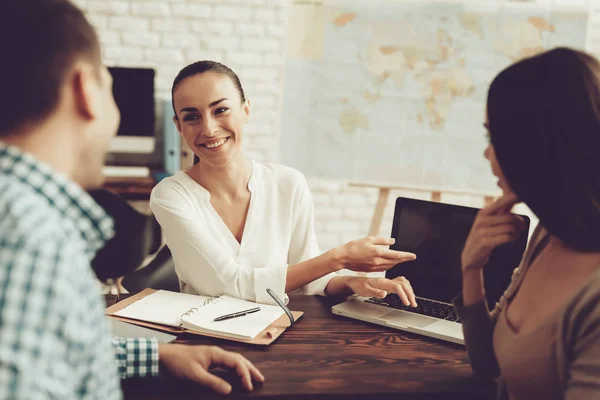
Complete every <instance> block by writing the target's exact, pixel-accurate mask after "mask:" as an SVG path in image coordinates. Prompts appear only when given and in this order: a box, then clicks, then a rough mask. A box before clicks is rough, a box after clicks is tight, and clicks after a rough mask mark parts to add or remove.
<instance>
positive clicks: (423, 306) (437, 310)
mask: <svg viewBox="0 0 600 400" xmlns="http://www.w3.org/2000/svg"><path fill="white" fill-rule="evenodd" d="M365 302H367V303H371V304H377V305H380V306H385V307H390V308H394V309H396V310H402V311H408V312H412V313H415V314H421V315H426V316H428V317H435V318H439V319H445V320H447V321H453V322H461V321H460V318H459V316H458V314H457V313H456V310H455V309H454V306H452V305H450V304H444V303H438V302H437V301H431V300H427V299H421V298H418V299H417V304H418V307H416V308H415V307H412V306H406V305H404V304H403V303H402V300H400V297H399V296H398V295H397V294H396V293H390V294H388V295H387V296H386V297H385V298H384V299H378V298H376V297H371V298H368V299H367V300H365Z"/></svg>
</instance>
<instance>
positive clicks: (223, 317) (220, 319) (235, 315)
mask: <svg viewBox="0 0 600 400" xmlns="http://www.w3.org/2000/svg"><path fill="white" fill-rule="evenodd" d="M257 311H260V307H254V308H250V309H248V310H244V311H238V312H234V313H231V314H225V315H221V316H220V317H217V318H215V319H214V321H225V320H226V319H231V318H237V317H243V316H244V315H247V314H252V313H255V312H257Z"/></svg>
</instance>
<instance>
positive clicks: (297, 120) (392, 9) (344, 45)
mask: <svg viewBox="0 0 600 400" xmlns="http://www.w3.org/2000/svg"><path fill="white" fill-rule="evenodd" d="M575 3H577V1H575V2H574V3H571V4H575ZM587 24H588V12H587V10H586V9H585V7H584V6H579V7H575V6H573V7H566V6H565V7H550V6H548V5H546V6H540V5H537V4H536V3H535V2H526V1H525V2H524V1H520V2H517V1H513V2H504V3H499V2H488V1H478V2H473V1H471V2H466V1H465V2H463V3H460V2H456V1H454V2H440V1H418V2H417V1H399V0H395V1H394V0H369V1H364V0H348V1H343V2H342V1H337V2H336V1H327V2H325V3H323V4H316V5H315V4H295V5H294V6H293V8H292V11H291V21H290V28H289V39H288V43H289V44H288V55H287V61H286V67H285V84H284V101H283V116H282V136H281V150H282V161H283V162H284V163H285V164H288V165H290V166H292V167H295V168H297V169H299V170H301V171H302V172H304V173H305V174H306V175H308V176H312V177H320V178H330V179H342V180H353V181H367V182H386V183H392V184H401V185H405V186H406V187H407V188H410V187H430V188H435V189H448V190H463V191H471V192H482V193H496V192H497V190H498V189H497V187H496V186H495V179H493V177H492V175H491V172H490V170H489V166H488V163H487V161H486V160H485V159H484V157H483V150H484V149H485V147H486V145H487V142H486V140H487V139H486V137H485V130H484V128H483V126H482V124H483V121H484V119H485V100H486V95H487V89H488V86H489V84H490V82H491V81H492V79H493V78H494V76H495V75H496V74H497V73H498V72H500V71H501V70H502V69H503V68H505V67H507V66H508V65H510V64H511V63H513V62H515V61H517V60H519V59H522V58H524V57H527V56H531V55H534V54H537V53H539V52H541V51H544V50H546V49H550V48H553V47H556V46H569V47H573V48H578V49H583V48H584V47H585V43H586V34H587ZM516 145H518V144H516Z"/></svg>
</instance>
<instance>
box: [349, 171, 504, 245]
mask: <svg viewBox="0 0 600 400" xmlns="http://www.w3.org/2000/svg"><path fill="white" fill-rule="evenodd" d="M348 186H349V187H361V188H377V189H379V196H378V197H377V203H375V211H374V212H373V217H372V218H371V226H370V227H369V233H368V235H369V236H377V235H378V234H379V228H380V226H381V220H382V218H383V212H384V211H385V206H386V205H387V202H388V197H389V195H390V191H392V190H411V191H418V192H429V193H431V201H436V202H439V201H441V199H442V193H447V194H458V195H469V196H481V197H483V202H484V204H485V205H486V206H487V205H489V204H491V203H492V202H493V201H494V197H496V196H495V195H492V194H490V193H483V192H475V191H462V190H440V189H439V188H431V187H425V186H421V187H407V186H401V185H394V184H386V183H372V182H349V183H348Z"/></svg>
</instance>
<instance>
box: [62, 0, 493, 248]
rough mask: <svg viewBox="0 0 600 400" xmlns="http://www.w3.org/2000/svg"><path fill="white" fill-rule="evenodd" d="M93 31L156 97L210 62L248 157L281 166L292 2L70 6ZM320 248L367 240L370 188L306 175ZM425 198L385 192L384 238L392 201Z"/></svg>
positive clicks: (459, 199)
mask: <svg viewBox="0 0 600 400" xmlns="http://www.w3.org/2000/svg"><path fill="white" fill-rule="evenodd" d="M74 1H75V3H76V4H78V5H79V6H80V7H81V8H82V9H83V10H84V11H85V12H86V14H87V16H88V17H89V19H90V21H91V22H92V23H93V24H94V25H95V26H96V28H97V30H98V32H99V36H100V40H101V42H102V44H103V51H104V57H105V62H106V63H107V65H111V66H129V67H135V66H139V67H152V68H155V69H156V91H157V97H159V98H169V96H170V89H171V83H172V81H173V78H174V77H175V75H176V74H177V72H178V71H179V70H180V69H181V68H182V67H184V66H185V65H187V64H189V63H191V62H194V61H197V60H200V59H213V60H216V61H221V62H224V63H225V64H227V65H229V66H230V67H231V68H232V69H234V70H235V71H236V72H237V73H238V74H239V75H240V78H241V80H242V83H243V84H244V89H245V91H246V94H247V96H248V98H249V99H250V100H251V101H252V105H253V109H252V120H251V122H250V123H249V125H248V126H247V128H246V137H245V143H246V148H247V153H248V155H249V156H250V157H251V158H253V159H256V160H262V161H275V162H277V161H280V162H283V163H285V160H279V135H280V124H279V117H280V115H281V106H280V104H281V91H282V84H283V65H284V59H283V57H284V53H285V44H286V43H285V39H286V38H285V36H286V28H287V20H288V13H289V10H290V7H289V4H290V0H162V1H158V0H154V1H150V0H148V1H146V0H120V1H116V0H74ZM308 178H309V179H308V180H309V184H310V186H311V189H312V191H313V198H314V203H315V215H316V229H317V235H318V238H319V242H320V244H321V247H322V249H323V250H326V249H329V248H331V247H334V246H336V245H339V244H342V243H344V242H346V241H348V240H351V239H355V238H359V237H361V236H364V235H366V234H367V232H368V229H369V225H370V221H371V216H372V213H373V210H374V207H375V203H376V201H377V190H376V189H357V188H350V187H348V186H347V185H346V184H345V183H343V182H337V181H327V180H321V179H316V178H313V177H308ZM400 195H403V196H407V197H415V198H423V199H429V198H430V194H428V193H424V192H410V191H403V192H401V191H396V192H392V193H390V196H389V201H388V205H387V208H386V211H385V213H384V218H383V221H382V224H381V230H380V234H381V235H389V234H390V231H391V224H392V214H393V204H394V201H395V198H396V197H397V196H400ZM442 201H446V202H452V203H457V204H465V205H472V206H478V207H479V206H481V205H482V204H483V199H482V198H480V197H479V198H477V197H469V196H450V195H447V194H443V195H442Z"/></svg>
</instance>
